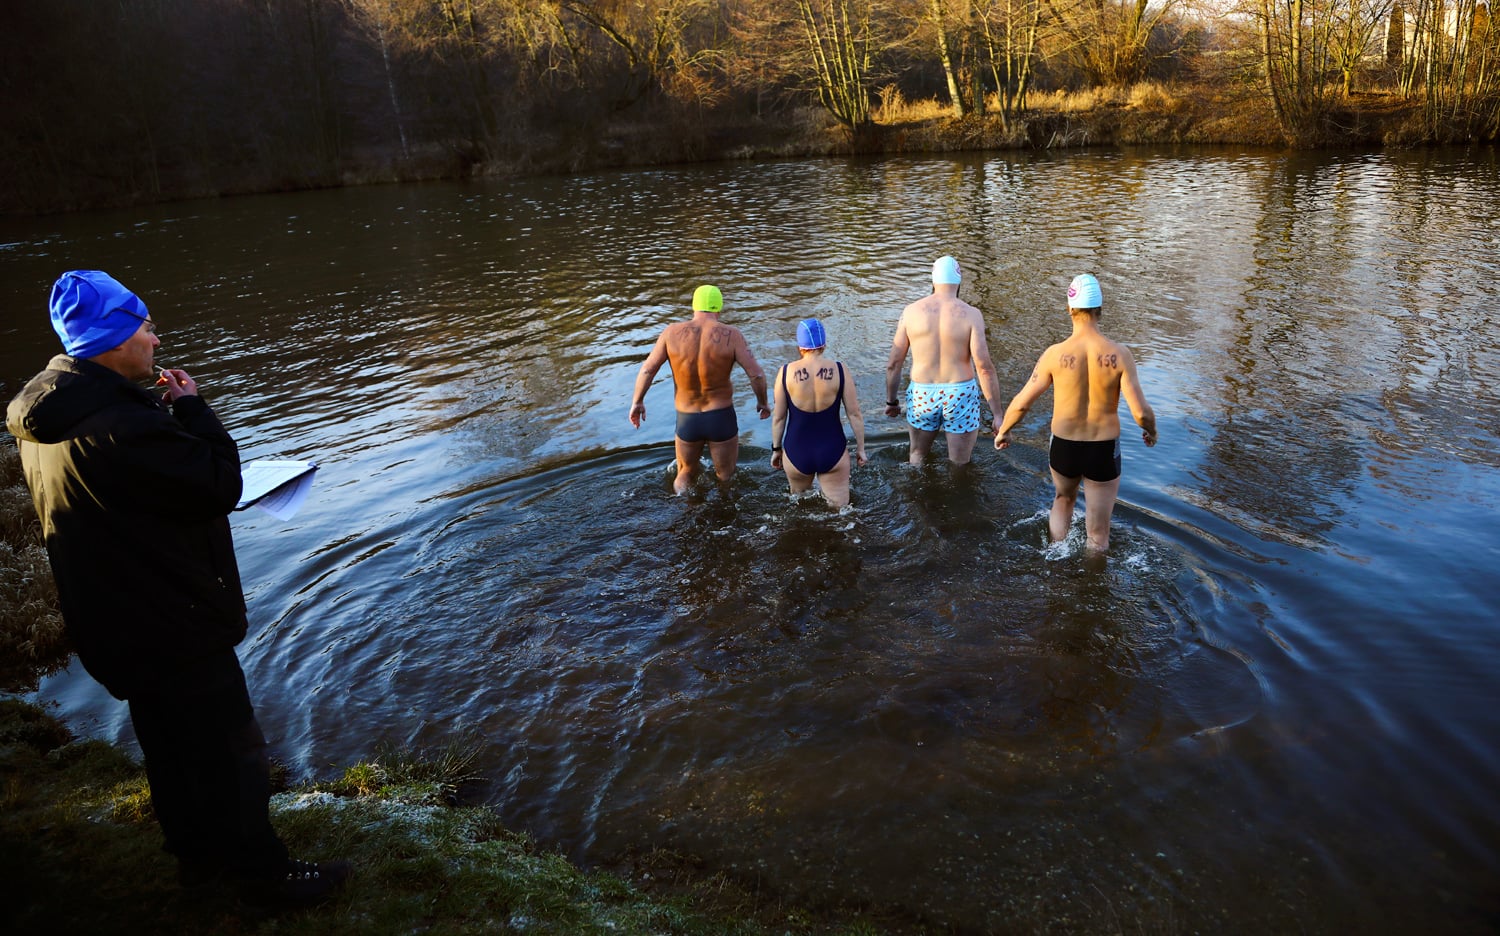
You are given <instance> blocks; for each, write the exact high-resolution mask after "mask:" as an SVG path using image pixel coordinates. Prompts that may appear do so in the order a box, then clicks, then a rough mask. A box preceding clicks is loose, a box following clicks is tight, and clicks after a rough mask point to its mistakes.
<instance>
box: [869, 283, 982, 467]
mask: <svg viewBox="0 0 1500 936" xmlns="http://www.w3.org/2000/svg"><path fill="white" fill-rule="evenodd" d="M962 282H963V271H962V270H961V269H959V265H958V261H957V260H955V259H954V258H953V257H939V258H938V259H937V261H936V262H934V263H933V265H932V295H930V296H925V297H923V298H921V299H918V300H917V301H916V302H913V303H912V304H911V305H909V306H907V307H906V309H905V310H903V311H902V313H901V320H900V322H898V323H897V325H896V335H895V337H894V338H893V339H892V340H891V356H890V360H889V361H888V362H887V363H886V371H885V383H886V388H885V389H886V394H885V414H886V415H887V416H900V415H901V400H900V398H898V397H897V393H898V392H899V391H900V389H901V371H902V368H903V367H904V366H905V364H906V357H907V355H908V354H910V355H911V383H910V384H909V385H908V386H907V388H906V419H907V434H908V436H909V437H910V440H911V453H910V455H909V456H908V457H909V460H910V461H911V463H912V464H914V465H920V464H921V463H922V462H923V461H924V460H925V459H926V457H927V454H928V452H930V451H931V450H932V443H933V442H934V441H935V440H936V439H937V434H938V433H939V432H942V433H944V435H945V437H946V439H947V443H948V460H949V461H951V462H953V463H954V464H955V465H966V464H968V462H969V459H970V458H971V457H972V456H973V453H974V444H975V442H976V441H977V440H978V438H979V426H980V422H981V419H980V415H981V414H980V409H979V397H980V394H981V393H983V395H984V398H985V400H986V401H988V403H989V404H990V409H991V411H994V409H995V407H996V404H997V403H998V402H999V399H1000V383H999V379H998V378H997V377H996V374H995V365H994V363H993V362H992V361H991V360H990V349H989V346H988V345H986V344H985V340H984V316H983V315H982V314H981V313H980V311H979V310H978V309H976V308H974V307H973V306H971V305H969V304H968V303H967V302H964V301H963V300H962V299H960V298H958V287H959V284H960V283H962Z"/></svg>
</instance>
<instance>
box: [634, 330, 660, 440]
mask: <svg viewBox="0 0 1500 936" xmlns="http://www.w3.org/2000/svg"><path fill="white" fill-rule="evenodd" d="M666 362H667V333H666V332H665V331H663V332H662V333H661V336H660V337H659V338H657V339H656V345H655V346H654V347H653V348H652V349H651V353H650V354H648V355H646V360H644V361H642V362H641V371H640V373H638V374H636V375H635V395H634V396H632V397H631V398H630V424H631V425H632V426H634V427H636V428H637V429H639V428H640V427H641V422H642V421H643V420H644V419H645V418H646V391H647V390H649V389H651V381H653V380H655V379H656V372H657V371H659V370H661V366H662V365H663V364H665V363H666Z"/></svg>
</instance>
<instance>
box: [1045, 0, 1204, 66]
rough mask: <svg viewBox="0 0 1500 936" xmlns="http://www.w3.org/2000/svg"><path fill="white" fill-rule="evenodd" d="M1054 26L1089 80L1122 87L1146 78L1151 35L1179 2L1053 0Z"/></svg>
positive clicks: (1167, 0) (1173, 0) (1051, 6)
mask: <svg viewBox="0 0 1500 936" xmlns="http://www.w3.org/2000/svg"><path fill="white" fill-rule="evenodd" d="M1048 3H1049V6H1050V9H1051V13H1052V19H1053V22H1055V23H1056V25H1057V28H1058V30H1059V31H1060V32H1061V33H1062V34H1063V35H1064V36H1066V37H1067V40H1068V42H1067V48H1068V50H1069V52H1070V53H1071V54H1072V55H1073V56H1074V57H1075V58H1076V59H1077V60H1078V61H1079V63H1080V65H1081V67H1082V68H1083V71H1084V73H1085V74H1086V75H1087V76H1088V78H1089V80H1090V81H1091V82H1093V83H1094V84H1097V85H1105V86H1118V85H1124V84H1129V83H1131V82H1133V81H1139V80H1140V79H1141V78H1143V77H1145V74H1146V68H1147V65H1148V64H1149V56H1148V53H1147V50H1148V47H1149V45H1150V42H1151V36H1152V33H1153V32H1154V31H1155V29H1156V27H1157V25H1158V24H1159V23H1160V22H1161V20H1162V17H1164V16H1165V15H1166V14H1167V13H1168V12H1169V11H1171V10H1172V9H1173V8H1174V7H1175V6H1177V4H1178V0H1160V2H1158V3H1155V4H1153V3H1151V2H1150V0H1048Z"/></svg>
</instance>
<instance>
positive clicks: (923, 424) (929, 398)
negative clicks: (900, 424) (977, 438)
mask: <svg viewBox="0 0 1500 936" xmlns="http://www.w3.org/2000/svg"><path fill="white" fill-rule="evenodd" d="M906 421H907V422H908V423H910V424H911V427H912V428H913V429H919V430H921V431H922V432H937V431H938V430H939V429H942V430H944V431H946V432H952V433H955V434H961V433H965V432H977V431H978V430H979V381H978V380H975V379H969V380H965V381H964V382H963V383H942V384H921V383H912V384H908V385H907V387H906Z"/></svg>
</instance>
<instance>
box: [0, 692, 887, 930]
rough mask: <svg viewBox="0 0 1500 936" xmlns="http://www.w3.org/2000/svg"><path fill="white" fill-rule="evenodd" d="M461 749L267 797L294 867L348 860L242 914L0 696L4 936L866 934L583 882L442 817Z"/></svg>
mask: <svg viewBox="0 0 1500 936" xmlns="http://www.w3.org/2000/svg"><path fill="white" fill-rule="evenodd" d="M466 777H468V762H467V759H466V757H465V756H464V754H463V753H462V752H461V751H458V750H450V751H444V752H437V753H436V754H434V755H432V756H428V757H412V756H408V755H403V754H395V753H389V754H385V755H382V756H380V757H377V758H375V759H372V760H370V761H366V762H361V763H359V764H356V765H354V766H352V767H349V768H348V769H347V770H345V771H344V772H343V774H342V775H341V776H340V777H338V778H337V779H335V780H332V781H325V782H321V783H309V784H303V785H300V786H298V787H297V788H295V789H293V790H289V791H286V792H283V793H279V794H277V795H276V796H275V797H274V798H273V800H272V820H273V822H275V824H276V827H277V829H278V831H279V832H280V833H281V835H282V837H283V838H284V839H285V840H286V841H287V843H288V845H289V846H290V847H291V849H292V852H293V854H294V855H299V856H305V857H310V858H330V857H334V856H337V857H341V858H346V859H348V860H350V861H351V862H352V863H353V865H354V868H355V874H354V877H353V878H352V880H351V882H350V884H349V886H348V887H347V889H346V890H345V891H343V892H341V893H340V894H339V895H338V896H337V897H335V898H334V899H333V900H332V901H330V902H329V903H327V904H325V905H324V906H322V907H318V908H315V909H312V910H307V911H303V912H301V913H296V914H287V915H282V916H278V917H274V918H270V919H261V918H257V917H256V916H255V915H254V914H253V913H251V912H249V911H248V910H247V909H246V908H244V907H242V906H241V905H240V904H239V903H238V902H237V900H236V897H235V895H234V893H233V892H232V891H231V890H229V889H227V888H219V887H215V886H208V887H204V888H199V889H193V890H188V889H184V888H181V887H179V886H178V885H177V882H176V865H175V862H174V860H173V859H172V858H171V857H170V856H169V855H167V854H165V853H164V852H162V851H161V834H160V832H159V831H158V829H157V827H156V823H155V821H154V820H153V818H152V816H151V812H150V793H149V791H148V788H147V786H146V779H145V774H144V772H143V771H142V770H141V769H140V767H139V766H138V765H137V764H136V763H134V762H133V761H131V760H130V759H129V758H127V757H126V756H125V755H124V754H122V753H121V752H120V751H119V750H117V749H116V748H114V747H112V746H110V745H108V744H105V743H103V742H99V741H74V740H72V739H71V738H70V737H69V735H68V732H67V729H66V728H65V727H64V726H63V725H62V724H60V723H59V722H57V721H56V720H55V719H53V718H51V717H50V716H48V715H47V714H46V713H44V712H43V711H42V710H40V709H38V708H36V707H34V706H30V705H26V704H24V703H22V702H19V701H16V700H14V699H5V700H0V780H3V790H4V794H3V802H0V806H3V808H0V875H3V876H4V880H5V881H6V885H7V890H8V892H9V894H10V897H9V898H8V899H7V900H6V901H5V903H4V904H3V905H0V929H3V930H4V931H5V932H10V933H41V932H53V933H90V934H102V933H230V934H232V933H240V932H248V931H251V930H255V931H258V932H262V933H288V934H296V933H309V934H311V933H317V934H326V933H361V934H367V933H411V932H440V933H494V932H529V933H567V934H573V933H610V934H632V933H640V934H646V933H681V934H704V936H708V934H715V936H718V934H744V936H758V934H762V933H771V932H776V933H787V932H790V933H838V934H850V936H853V934H872V933H877V932H881V931H882V930H880V929H878V928H877V927H876V926H874V925H873V924H869V923H864V922H858V921H856V922H837V921H828V920H816V919H814V918H813V917H812V916H810V915H808V914H804V913H801V912H798V911H796V910H794V909H790V908H786V907H781V906H777V905H775V904H772V903H770V902H767V901H763V900H756V899H754V898H753V897H752V896H751V895H749V894H748V893H746V892H745V891H743V890H742V889H740V888H738V887H736V886H735V885H734V884H732V883H731V882H728V881H726V880H723V879H720V878H707V879H698V880H692V879H688V878H684V877H681V876H676V875H672V874H660V873H659V874H658V875H656V876H655V877H652V876H650V875H642V876H641V878H640V879H639V880H638V881H637V882H631V881H628V880H625V879H623V878H621V877H617V876H614V875H611V874H607V873H602V872H585V871H582V870H579V869H578V868H576V867H574V866H573V865H572V864H570V863H569V862H568V861H567V860H566V859H564V858H563V857H561V856H559V855H556V854H551V853H548V852H545V851H542V850H540V849H538V848H537V847H536V846H535V845H533V844H532V843H531V842H530V841H529V840H528V839H527V838H526V837H525V836H524V835H519V834H516V833H514V832H510V831H507V830H506V829H505V828H503V827H502V826H501V825H500V823H499V821H498V820H497V819H496V818H495V814H494V812H493V811H492V810H490V809H487V808H484V807H482V806H463V805H453V804H454V802H455V798H456V794H457V792H458V790H459V788H460V787H461V786H462V785H463V782H464V780H465V778H466Z"/></svg>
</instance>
